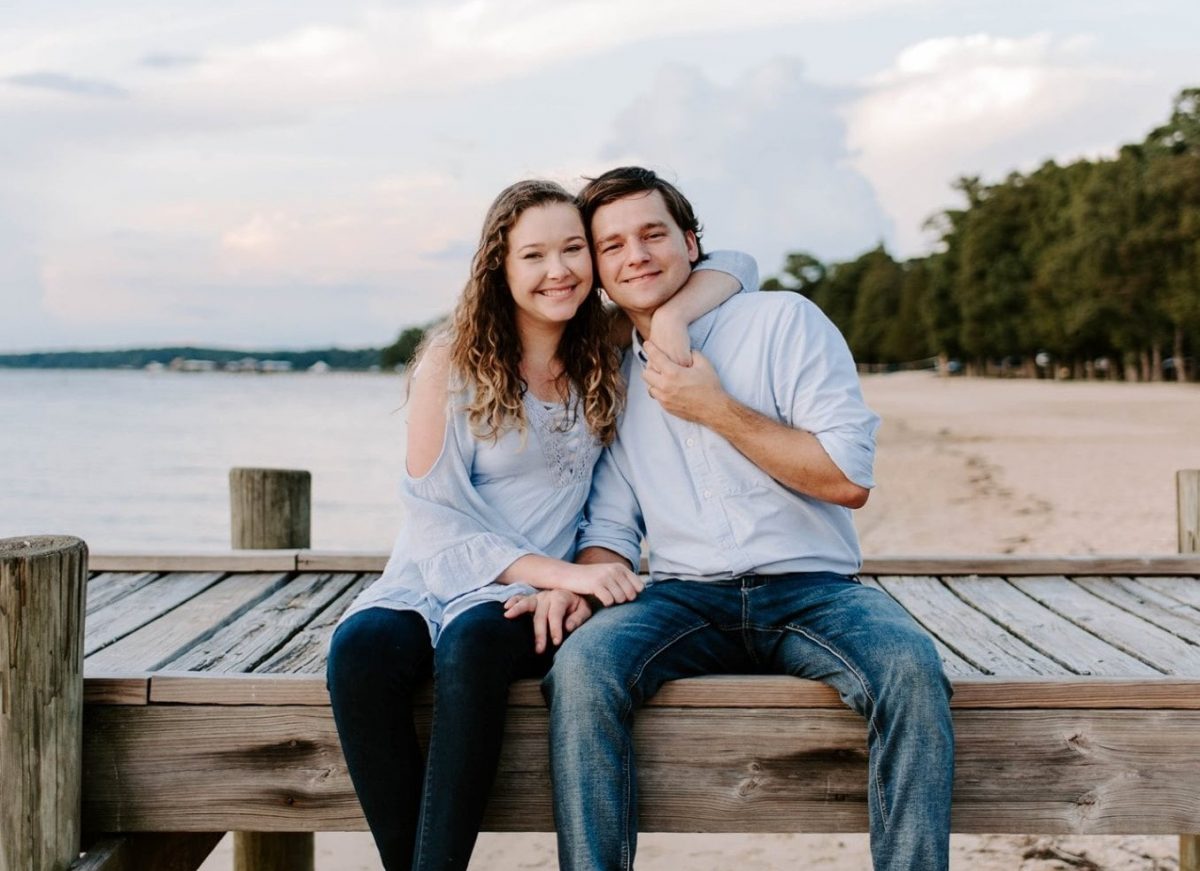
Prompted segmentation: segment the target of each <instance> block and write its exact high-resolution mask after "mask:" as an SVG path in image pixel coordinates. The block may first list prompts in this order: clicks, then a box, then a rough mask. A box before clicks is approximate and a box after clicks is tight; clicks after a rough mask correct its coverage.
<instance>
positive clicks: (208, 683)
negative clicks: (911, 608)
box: [149, 672, 1200, 710]
mask: <svg viewBox="0 0 1200 871" xmlns="http://www.w3.org/2000/svg"><path fill="white" fill-rule="evenodd" d="M953 684H954V698H953V699H951V701H950V707H952V708H954V709H956V710H977V709H982V710H994V709H1004V708H1026V709H1031V710H1039V709H1041V710H1071V709H1080V708H1086V709H1096V710H1158V709H1174V710H1200V678H1173V677H1157V678H1154V679H1146V678H1119V677H1076V676H1071V677H1053V678H1044V677H1029V678H1012V677H982V676H981V677H973V678H961V679H958V680H955V681H953ZM149 701H150V704H172V705H180V704H183V705H226V706H238V705H258V706H264V707H270V706H282V705H290V706H295V705H301V706H312V707H328V705H329V693H328V691H327V690H326V689H325V678H324V676H323V675H321V674H209V673H205V672H164V673H156V674H154V675H152V676H150V696H149ZM416 703H417V704H418V705H425V706H428V705H429V704H431V703H432V694H431V693H430V690H429V688H428V687H426V688H424V689H422V690H420V691H418V693H417V697H416ZM646 704H647V707H650V708H656V707H658V708H791V709H797V710H812V709H821V708H826V709H833V710H840V709H842V708H843V707H845V705H843V703H842V701H841V699H839V698H838V695H837V693H836V692H835V691H834V690H833V689H831V688H830V687H827V686H825V685H824V684H822V683H818V682H816V681H810V680H802V679H800V678H795V677H787V676H783V675H709V676H707V677H694V678H687V679H685V680H677V681H671V682H669V683H667V684H666V685H664V686H663V688H662V689H661V690H659V692H658V693H657V694H656V695H655V696H654V697H653V698H651V699H650V701H649V702H647V703H646ZM509 706H510V707H513V708H537V709H541V708H544V707H545V702H544V701H543V700H542V693H541V689H540V683H539V682H538V681H536V680H521V681H517V682H516V683H514V684H513V686H512V690H511V691H510V692H509Z"/></svg>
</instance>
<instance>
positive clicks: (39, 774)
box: [0, 536, 87, 871]
mask: <svg viewBox="0 0 1200 871" xmlns="http://www.w3.org/2000/svg"><path fill="white" fill-rule="evenodd" d="M86 583H87V545H85V544H84V543H83V542H82V541H80V540H79V539H78V538H72V537H70V536H36V537H29V538H6V539H2V540H0V784H3V791H4V800H3V801H2V802H0V871H28V869H30V868H38V869H46V871H65V869H66V868H68V867H69V866H70V865H71V863H72V862H74V861H75V860H76V859H77V858H78V857H79V841H80V829H81V825H82V819H81V813H82V811H81V801H82V784H83V768H82V765H83V614H84V587H85V585H86Z"/></svg>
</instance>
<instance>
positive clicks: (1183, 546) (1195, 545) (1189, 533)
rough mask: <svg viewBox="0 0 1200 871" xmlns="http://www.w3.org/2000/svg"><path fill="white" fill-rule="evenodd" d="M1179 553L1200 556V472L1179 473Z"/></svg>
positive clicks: (1196, 850) (1198, 870) (1192, 839)
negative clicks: (1198, 554)
mask: <svg viewBox="0 0 1200 871" xmlns="http://www.w3.org/2000/svg"><path fill="white" fill-rule="evenodd" d="M1175 499H1176V517H1177V518H1178V522H1179V552H1180V553H1200V469H1183V470H1181V471H1178V472H1176V473H1175ZM1179 871H1200V834H1191V835H1180V836H1179Z"/></svg>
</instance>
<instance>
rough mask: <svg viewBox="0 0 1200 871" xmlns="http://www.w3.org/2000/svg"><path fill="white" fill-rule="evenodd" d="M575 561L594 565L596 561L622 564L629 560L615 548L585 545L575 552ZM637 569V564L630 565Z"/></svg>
mask: <svg viewBox="0 0 1200 871" xmlns="http://www.w3.org/2000/svg"><path fill="white" fill-rule="evenodd" d="M575 562H577V563H579V564H580V565H595V564H597V563H620V564H621V565H623V566H627V565H629V564H630V563H629V560H627V559H625V557H623V556H621V555H620V554H619V553H617V552H616V551H615V550H609V549H608V548H607V547H585V548H584V549H583V550H581V551H579V553H577V554H575ZM632 568H633V570H634V571H635V572H636V571H637V568H638V567H637V566H633V567H632Z"/></svg>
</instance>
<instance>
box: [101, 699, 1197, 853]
mask: <svg viewBox="0 0 1200 871" xmlns="http://www.w3.org/2000/svg"><path fill="white" fill-rule="evenodd" d="M88 716H89V722H88V725H87V729H86V744H85V766H86V768H85V771H86V778H85V795H84V815H85V820H86V822H87V825H88V826H89V827H92V828H101V829H108V830H123V831H141V830H146V829H157V830H178V829H183V830H191V829H196V830H199V829H205V828H207V829H234V828H237V827H242V828H247V827H252V828H254V829H256V830H259V831H325V830H331V831H339V830H361V829H362V828H363V827H364V822H363V820H362V818H361V814H360V812H359V809H358V806H357V802H356V801H355V798H354V793H353V789H352V788H351V785H350V783H349V780H348V777H347V775H346V772H345V765H344V761H343V760H342V758H341V754H340V751H339V749H338V744H337V736H336V734H335V731H334V726H333V722H332V717H331V715H330V713H329V711H328V710H326V709H322V708H313V707H294V708H292V707H281V708H256V707H243V708H230V707H205V706H178V707H175V706H170V707H168V706H154V705H151V706H147V707H143V708H131V707H129V708H117V707H111V708H93V709H89V712H88ZM420 719H421V721H422V723H423V722H424V718H423V717H421V718H420ZM955 727H956V735H957V750H958V761H957V768H956V792H955V808H954V822H953V826H954V830H955V831H958V832H1039V833H1047V834H1059V833H1078V834H1122V833H1139V834H1160V833H1161V834H1178V833H1180V832H1185V831H1189V830H1190V829H1192V828H1200V792H1198V791H1197V790H1196V789H1195V784H1196V782H1197V779H1198V778H1200V712H1197V711H1143V712H1133V711H1107V712H1104V711H1075V712H1063V711H1025V710H1008V711H1003V712H986V711H960V712H957V713H956V715H955ZM422 728H424V726H422ZM545 729H546V715H545V712H544V711H539V710H536V709H531V708H527V709H519V710H514V711H513V712H511V714H510V717H509V726H508V728H507V730H506V739H505V740H506V750H505V752H504V754H503V757H502V764H501V769H500V773H499V778H498V783H497V786H496V789H495V790H494V792H493V795H492V800H491V804H490V807H489V813H488V817H487V821H486V826H487V828H489V829H492V830H500V831H545V830H548V829H549V828H550V826H551V824H552V823H551V811H550V793H549V773H548V767H547V761H546V734H545ZM635 740H636V742H637V746H638V758H639V762H640V778H639V782H640V784H641V801H640V807H641V814H642V822H643V826H642V828H643V830H644V831H746V832H787V831H812V832H818V831H819V832H831V831H864V830H865V825H866V795H865V782H866V753H865V727H864V724H863V722H862V721H861V719H859V718H858V717H857V716H855V715H854V714H852V713H850V712H848V711H834V710H827V711H811V710H810V711H790V710H778V709H774V710H756V709H729V710H721V709H707V710H685V709H677V708H665V707H664V708H649V709H647V710H645V711H643V712H641V714H640V715H639V718H638V725H637V727H636V728H635Z"/></svg>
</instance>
